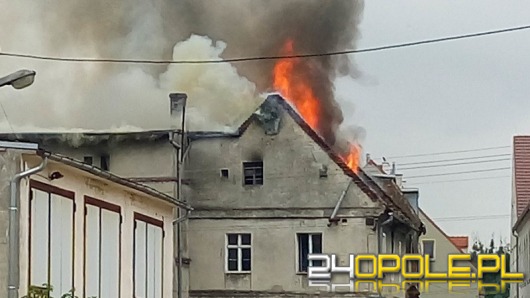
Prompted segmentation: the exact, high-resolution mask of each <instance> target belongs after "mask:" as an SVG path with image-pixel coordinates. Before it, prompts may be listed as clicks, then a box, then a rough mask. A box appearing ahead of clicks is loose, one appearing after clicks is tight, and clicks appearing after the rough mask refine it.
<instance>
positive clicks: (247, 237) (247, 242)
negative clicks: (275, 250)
mask: <svg viewBox="0 0 530 298" xmlns="http://www.w3.org/2000/svg"><path fill="white" fill-rule="evenodd" d="M241 244H243V245H250V234H242V235H241Z"/></svg>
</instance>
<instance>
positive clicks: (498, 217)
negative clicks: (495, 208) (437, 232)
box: [433, 214, 511, 221]
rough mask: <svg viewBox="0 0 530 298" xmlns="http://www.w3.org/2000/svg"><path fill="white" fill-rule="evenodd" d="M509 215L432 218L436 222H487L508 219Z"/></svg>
mask: <svg viewBox="0 0 530 298" xmlns="http://www.w3.org/2000/svg"><path fill="white" fill-rule="evenodd" d="M510 216H511V215H510V214H492V215H471V216H454V217H439V218H433V220H436V221H469V220H489V219H500V218H507V217H510Z"/></svg>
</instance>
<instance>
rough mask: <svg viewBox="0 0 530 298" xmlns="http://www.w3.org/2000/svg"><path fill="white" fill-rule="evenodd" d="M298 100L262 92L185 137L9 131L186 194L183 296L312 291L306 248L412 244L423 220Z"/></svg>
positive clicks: (366, 249) (385, 248)
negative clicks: (251, 107) (242, 117)
mask: <svg viewBox="0 0 530 298" xmlns="http://www.w3.org/2000/svg"><path fill="white" fill-rule="evenodd" d="M298 110H299V109H298V108H296V107H295V105H294V104H291V103H290V102H289V101H287V100H285V99H284V98H282V97H280V96H278V95H271V96H269V97H268V98H267V100H266V101H265V102H264V103H263V104H262V105H261V106H260V107H259V108H258V109H257V110H256V111H255V112H254V113H252V115H251V116H250V117H248V119H247V120H246V121H244V122H243V123H242V124H241V125H240V126H239V127H238V129H236V130H235V131H233V132H230V133H227V132H212V131H189V132H186V133H185V134H184V135H183V136H184V143H181V142H179V140H180V138H173V137H172V138H170V136H171V135H173V134H172V131H152V132H137V133H124V134H87V135H79V136H78V137H79V138H73V137H74V136H68V135H39V134H33V135H31V134H20V135H18V136H17V138H18V139H27V140H32V141H36V142H39V143H41V144H42V146H44V147H45V148H47V149H48V148H49V150H52V151H57V152H62V153H64V154H67V155H71V156H75V157H76V158H78V159H83V160H85V162H87V163H88V162H93V163H96V162H98V161H99V162H100V161H101V160H104V161H105V165H106V166H108V168H109V170H110V171H111V172H113V173H116V174H119V175H121V176H123V177H127V178H128V179H129V180H134V181H139V182H142V183H145V184H149V185H151V186H153V187H155V188H157V189H158V190H160V191H162V192H165V193H168V194H172V195H173V196H175V197H181V198H182V199H183V200H185V201H186V202H187V203H188V204H190V205H191V206H192V207H193V208H194V210H193V212H192V213H190V214H181V217H180V219H179V221H178V225H179V226H180V228H179V229H177V231H180V233H177V235H178V234H180V235H179V236H176V239H180V241H177V245H176V246H177V247H180V249H177V251H176V254H175V258H176V260H178V261H177V262H176V268H177V269H179V268H180V269H179V270H176V271H177V272H179V273H178V274H177V275H180V277H178V276H177V277H176V278H175V283H176V286H175V289H176V294H179V293H180V296H181V297H235V296H237V297H255V296H260V297H281V296H282V295H294V296H297V295H298V296H303V295H306V296H311V295H312V294H311V293H314V292H315V291H316V290H318V289H317V288H312V287H308V283H307V278H306V275H305V273H306V271H307V266H308V260H307V254H308V253H312V252H314V253H316V252H333V253H337V254H339V256H340V255H342V256H344V255H346V254H349V253H399V254H404V253H410V252H417V249H418V237H419V235H420V234H421V232H422V229H423V225H422V223H421V221H420V219H419V217H418V214H417V211H416V210H415V208H414V207H413V206H412V205H411V203H410V202H409V200H408V199H407V197H406V196H404V195H403V194H402V193H401V192H400V191H399V187H397V186H396V181H395V177H394V178H389V177H386V178H385V177H378V176H376V175H374V174H373V173H371V172H370V171H368V172H367V171H365V170H363V169H361V168H359V167H352V166H351V165H349V164H348V159H347V158H344V157H343V156H342V155H341V154H340V153H339V152H337V151H335V150H334V148H333V147H332V146H330V145H329V144H328V143H327V142H326V141H325V139H324V137H322V136H321V134H320V133H319V132H318V130H317V129H315V128H314V127H315V126H314V125H315V123H310V122H308V121H306V120H305V118H304V117H302V115H301V113H300V112H299V111H298ZM180 133H182V132H180ZM180 136H182V135H180ZM0 137H1V138H10V137H11V138H12V137H14V136H12V135H3V136H0ZM72 139H76V140H77V142H75V143H73V142H71V140H72ZM179 152H180V153H179ZM100 156H104V157H105V158H103V159H102V158H99V157H100ZM178 156H181V157H182V158H183V162H182V163H179V162H178V158H177V157H178ZM98 164H99V163H98ZM102 165H103V164H102ZM179 169H180V170H179ZM179 187H181V188H180V189H179ZM179 281H180V283H179ZM179 289H180V290H179ZM364 290H366V291H368V292H369V291H370V289H368V288H367V289H364ZM372 290H373V289H372ZM350 295H352V294H350ZM354 295H355V293H354ZM356 295H357V296H359V297H364V296H363V295H366V294H365V293H356ZM350 297H351V296H350Z"/></svg>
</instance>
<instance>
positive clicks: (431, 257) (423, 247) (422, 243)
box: [421, 239, 436, 261]
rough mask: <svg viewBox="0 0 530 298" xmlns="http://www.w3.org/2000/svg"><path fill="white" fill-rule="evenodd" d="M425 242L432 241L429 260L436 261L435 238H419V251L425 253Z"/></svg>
mask: <svg viewBox="0 0 530 298" xmlns="http://www.w3.org/2000/svg"><path fill="white" fill-rule="evenodd" d="M425 242H432V254H433V255H432V256H431V255H429V257H430V258H429V261H436V240H435V239H421V252H422V254H423V255H425Z"/></svg>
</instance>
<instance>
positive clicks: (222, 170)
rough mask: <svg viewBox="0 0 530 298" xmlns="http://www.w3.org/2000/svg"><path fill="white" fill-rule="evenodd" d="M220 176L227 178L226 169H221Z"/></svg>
mask: <svg viewBox="0 0 530 298" xmlns="http://www.w3.org/2000/svg"><path fill="white" fill-rule="evenodd" d="M221 177H223V178H228V169H221Z"/></svg>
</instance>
